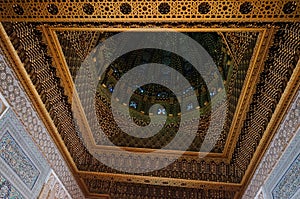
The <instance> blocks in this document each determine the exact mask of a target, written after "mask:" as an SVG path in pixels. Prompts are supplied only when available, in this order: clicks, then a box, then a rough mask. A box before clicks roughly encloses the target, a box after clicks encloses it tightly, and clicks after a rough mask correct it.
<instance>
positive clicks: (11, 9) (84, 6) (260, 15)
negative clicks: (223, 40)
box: [0, 0, 300, 22]
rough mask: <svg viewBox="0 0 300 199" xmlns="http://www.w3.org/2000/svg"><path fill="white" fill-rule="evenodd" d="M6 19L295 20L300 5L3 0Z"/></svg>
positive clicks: (231, 0) (283, 0)
mask: <svg viewBox="0 0 300 199" xmlns="http://www.w3.org/2000/svg"><path fill="white" fill-rule="evenodd" d="M0 11H1V12H0V15H1V18H3V19H4V20H7V21H9V20H10V19H14V20H23V21H24V20H28V21H35V20H37V19H38V20H39V21H41V20H42V21H55V20H57V19H59V20H62V21H99V20H108V21H124V20H126V21H140V20H142V21H154V20H156V21H157V20H170V21H172V20H173V21H174V20H181V21H190V20H198V21H203V20H210V21H252V22H253V21H262V20H263V21H274V20H275V21H288V20H290V21H292V18H295V17H297V18H299V14H300V6H299V4H298V3H297V1H295V0H294V1H293V0H273V1H271V0H264V1H259V0H254V1H249V0H242V1H236V0H218V1H215V0H203V1H185V0H177V1H172V0H156V1H146V0H142V1H109V0H105V1H101V2H99V1H90V0H81V1H79V0H52V1H51V2H49V1H39V3H36V2H35V1H33V0H32V1H26V2H24V1H13V2H10V1H9V2H7V1H5V0H2V1H0Z"/></svg>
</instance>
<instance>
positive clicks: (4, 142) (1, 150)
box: [0, 131, 40, 198]
mask: <svg viewBox="0 0 300 199" xmlns="http://www.w3.org/2000/svg"><path fill="white" fill-rule="evenodd" d="M0 157H1V158H2V159H3V160H4V161H5V162H6V163H7V164H8V165H9V166H10V167H11V168H12V169H13V170H14V172H15V173H16V174H17V175H18V176H19V177H20V179H21V180H22V181H23V182H24V183H25V184H26V186H27V187H28V188H30V189H32V187H33V186H34V184H35V182H36V180H37V178H38V177H39V174H40V172H39V171H38V169H37V168H36V167H35V166H34V164H33V163H32V162H31V160H30V159H29V158H28V157H27V156H26V154H25V153H24V151H23V150H22V148H21V147H20V146H19V145H18V143H17V142H16V141H15V139H14V138H13V137H12V136H11V135H10V134H9V132H8V131H7V132H5V133H4V135H3V136H2V137H1V138H0ZM0 198H1V197H0Z"/></svg>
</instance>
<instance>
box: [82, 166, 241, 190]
mask: <svg viewBox="0 0 300 199" xmlns="http://www.w3.org/2000/svg"><path fill="white" fill-rule="evenodd" d="M78 175H79V176H80V178H82V179H90V178H92V179H99V180H104V181H114V182H127V183H137V184H151V185H158V186H175V187H186V188H202V189H203V188H204V189H205V188H211V189H217V190H227V191H228V190H229V191H239V190H240V189H241V186H242V184H238V183H225V182H214V181H200V180H188V179H178V178H166V177H154V176H142V175H130V174H116V173H104V172H89V171H79V172H78Z"/></svg>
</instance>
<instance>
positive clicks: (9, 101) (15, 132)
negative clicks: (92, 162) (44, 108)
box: [0, 49, 84, 199]
mask: <svg viewBox="0 0 300 199" xmlns="http://www.w3.org/2000/svg"><path fill="white" fill-rule="evenodd" d="M0 168H1V169H0V198H13V195H18V197H17V198H30V199H32V198H37V197H38V196H39V194H40V192H41V190H42V188H43V187H45V186H46V184H47V182H46V178H47V176H49V175H50V176H51V174H49V173H50V172H51V171H50V169H51V168H52V169H53V172H52V175H55V174H54V172H55V173H56V174H57V176H59V178H60V180H56V181H57V182H59V183H56V184H55V186H54V188H55V189H53V190H64V192H62V191H60V192H57V193H56V194H58V193H59V194H62V195H55V194H54V195H53V196H55V197H53V198H61V197H60V196H66V197H64V198H68V197H70V198H84V196H83V194H82V192H81V190H80V188H79V187H78V185H77V183H76V181H75V179H74V176H73V175H72V174H71V172H70V171H69V169H68V167H67V165H66V163H65V161H64V160H63V158H62V156H61V154H60V153H59V151H58V149H57V147H56V145H55V144H54V142H53V141H52V139H51V137H50V136H49V133H48V132H47V130H46V128H45V126H44V125H43V123H42V122H41V119H40V118H39V116H38V114H37V113H36V112H35V109H34V107H33V106H32V104H31V102H30V101H29V99H28V97H27V95H26V93H25V92H24V90H23V88H22V86H21V84H20V82H19V81H18V79H17V78H16V76H15V74H14V73H13V71H12V69H11V67H10V64H9V63H8V61H7V60H6V58H5V57H4V55H3V53H2V51H1V49H0ZM55 176H56V175H55ZM61 182H62V183H61ZM44 184H45V185H44ZM64 187H66V188H64ZM53 190H52V192H53ZM68 192H69V193H68ZM69 194H70V195H71V196H70V195H69ZM50 195H51V194H50ZM51 196H52V195H51ZM15 198H16V197H15Z"/></svg>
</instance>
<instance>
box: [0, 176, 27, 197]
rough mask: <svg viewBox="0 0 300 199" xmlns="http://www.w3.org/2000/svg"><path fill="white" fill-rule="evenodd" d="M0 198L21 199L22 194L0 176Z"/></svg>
mask: <svg viewBox="0 0 300 199" xmlns="http://www.w3.org/2000/svg"><path fill="white" fill-rule="evenodd" d="M0 198H4V199H5V198H7V199H8V198H12V199H14V198H16V199H23V198H24V197H23V196H22V194H21V193H20V192H19V191H18V190H17V189H16V188H15V187H14V186H13V185H12V184H11V183H10V182H9V181H8V180H7V179H6V178H5V177H3V176H2V175H1V174H0Z"/></svg>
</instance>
